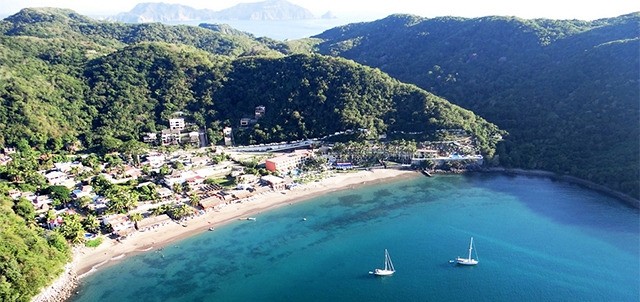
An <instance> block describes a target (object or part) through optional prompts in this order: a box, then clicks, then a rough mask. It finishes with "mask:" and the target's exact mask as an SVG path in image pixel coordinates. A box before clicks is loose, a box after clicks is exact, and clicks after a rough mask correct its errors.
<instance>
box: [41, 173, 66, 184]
mask: <svg viewBox="0 0 640 302" xmlns="http://www.w3.org/2000/svg"><path fill="white" fill-rule="evenodd" d="M44 177H45V178H46V179H47V182H48V183H49V184H50V185H52V186H59V185H63V184H64V183H65V182H67V180H68V176H67V173H64V172H61V171H51V172H49V173H47V174H45V175H44Z"/></svg>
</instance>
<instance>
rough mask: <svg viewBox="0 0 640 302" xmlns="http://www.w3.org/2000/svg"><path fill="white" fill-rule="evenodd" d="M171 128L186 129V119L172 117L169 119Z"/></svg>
mask: <svg viewBox="0 0 640 302" xmlns="http://www.w3.org/2000/svg"><path fill="white" fill-rule="evenodd" d="M169 129H171V130H174V129H175V130H180V131H182V130H184V119H183V118H172V119H169Z"/></svg>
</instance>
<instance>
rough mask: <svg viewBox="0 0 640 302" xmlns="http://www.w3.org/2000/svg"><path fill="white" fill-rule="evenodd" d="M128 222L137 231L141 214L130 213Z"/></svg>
mask: <svg viewBox="0 0 640 302" xmlns="http://www.w3.org/2000/svg"><path fill="white" fill-rule="evenodd" d="M129 220H131V221H132V222H133V223H134V224H135V226H136V230H137V229H138V222H139V221H141V220H142V214H140V213H131V214H129Z"/></svg>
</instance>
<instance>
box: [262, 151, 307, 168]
mask: <svg viewBox="0 0 640 302" xmlns="http://www.w3.org/2000/svg"><path fill="white" fill-rule="evenodd" d="M311 155H312V152H311V151H310V150H296V151H294V152H293V153H289V154H284V155H280V156H277V157H274V158H270V159H267V161H266V162H265V167H266V169H267V170H269V171H271V172H279V173H288V172H289V171H291V170H293V169H296V168H299V167H300V166H302V164H303V163H304V162H305V161H306V160H307V159H308V158H309V157H310V156H311Z"/></svg>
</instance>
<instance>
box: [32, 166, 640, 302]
mask: <svg viewBox="0 0 640 302" xmlns="http://www.w3.org/2000/svg"><path fill="white" fill-rule="evenodd" d="M469 172H476V173H477V172H481V173H503V174H506V175H523V176H535V177H545V178H549V179H552V180H559V181H565V182H568V183H573V184H577V185H580V186H583V187H586V188H589V189H593V190H596V191H599V192H602V193H604V194H608V195H610V196H613V197H616V198H618V199H620V200H621V201H622V203H623V204H624V205H627V206H631V207H633V208H635V209H638V208H640V201H638V200H636V199H633V198H631V197H629V196H627V195H624V194H621V193H618V192H615V191H613V190H611V189H608V188H605V187H602V186H599V185H597V184H595V183H591V182H588V181H586V180H582V179H577V178H573V177H566V176H562V175H557V174H555V173H553V172H549V171H542V170H522V169H506V168H488V169H482V170H475V171H465V172H463V174H466V173H469ZM437 174H440V173H437ZM445 174H446V173H445ZM413 177H423V175H422V174H421V173H420V172H418V171H415V170H402V169H394V168H389V169H371V170H361V171H356V172H353V171H352V172H340V173H335V174H333V175H332V176H330V177H328V178H325V179H323V180H320V181H316V182H312V183H307V184H304V185H301V186H299V187H298V188H296V189H293V190H286V191H282V192H273V191H271V192H267V193H263V194H260V195H257V196H255V199H254V200H252V201H245V202H244V203H235V204H231V205H228V206H227V207H225V208H223V209H220V210H216V211H209V212H206V213H205V214H203V215H201V216H196V217H195V218H193V219H190V220H188V221H187V222H186V223H187V226H186V227H184V226H182V225H181V224H180V223H178V222H175V221H173V222H172V223H170V224H169V225H166V226H162V227H159V228H158V229H154V230H150V231H146V232H135V233H133V234H132V235H130V236H129V238H127V239H125V240H123V241H121V242H118V241H116V240H113V239H108V238H105V240H104V242H103V243H102V244H101V245H100V246H98V247H95V248H89V247H84V246H82V247H77V248H74V249H73V258H72V261H71V262H70V263H69V264H67V266H66V267H65V271H64V272H63V273H62V274H61V276H60V277H59V278H58V279H56V280H55V281H54V282H53V283H52V284H51V285H50V286H48V287H45V288H43V289H42V291H41V293H40V294H39V295H37V296H35V297H34V298H33V299H32V300H31V301H37V302H52V301H66V300H67V299H68V298H69V297H71V296H72V295H73V294H74V293H75V289H76V287H77V286H78V285H79V283H80V282H81V279H82V278H84V277H86V276H88V275H90V274H92V273H95V272H96V271H99V270H100V269H101V268H104V267H108V266H110V265H115V264H117V263H118V262H119V261H120V260H122V259H124V258H127V257H129V256H133V255H137V254H140V253H144V252H149V251H152V250H156V249H161V248H163V247H164V246H167V245H169V244H171V243H173V242H176V241H179V240H183V239H186V238H189V237H191V236H194V235H197V234H200V233H202V232H207V231H208V230H209V228H216V227H219V226H222V225H225V224H228V223H230V222H232V221H237V220H239V219H244V218H246V217H253V216H256V215H257V214H260V213H262V212H265V211H268V210H272V209H275V208H279V207H281V206H286V205H292V204H294V203H298V202H303V201H306V200H309V199H313V198H314V197H318V196H321V195H323V194H326V193H330V192H336V191H341V190H348V189H353V188H356V187H358V188H359V187H363V186H369V185H375V184H378V183H384V182H388V181H395V180H402V179H408V178H413ZM283 192H284V193H283ZM69 281H72V282H69Z"/></svg>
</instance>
